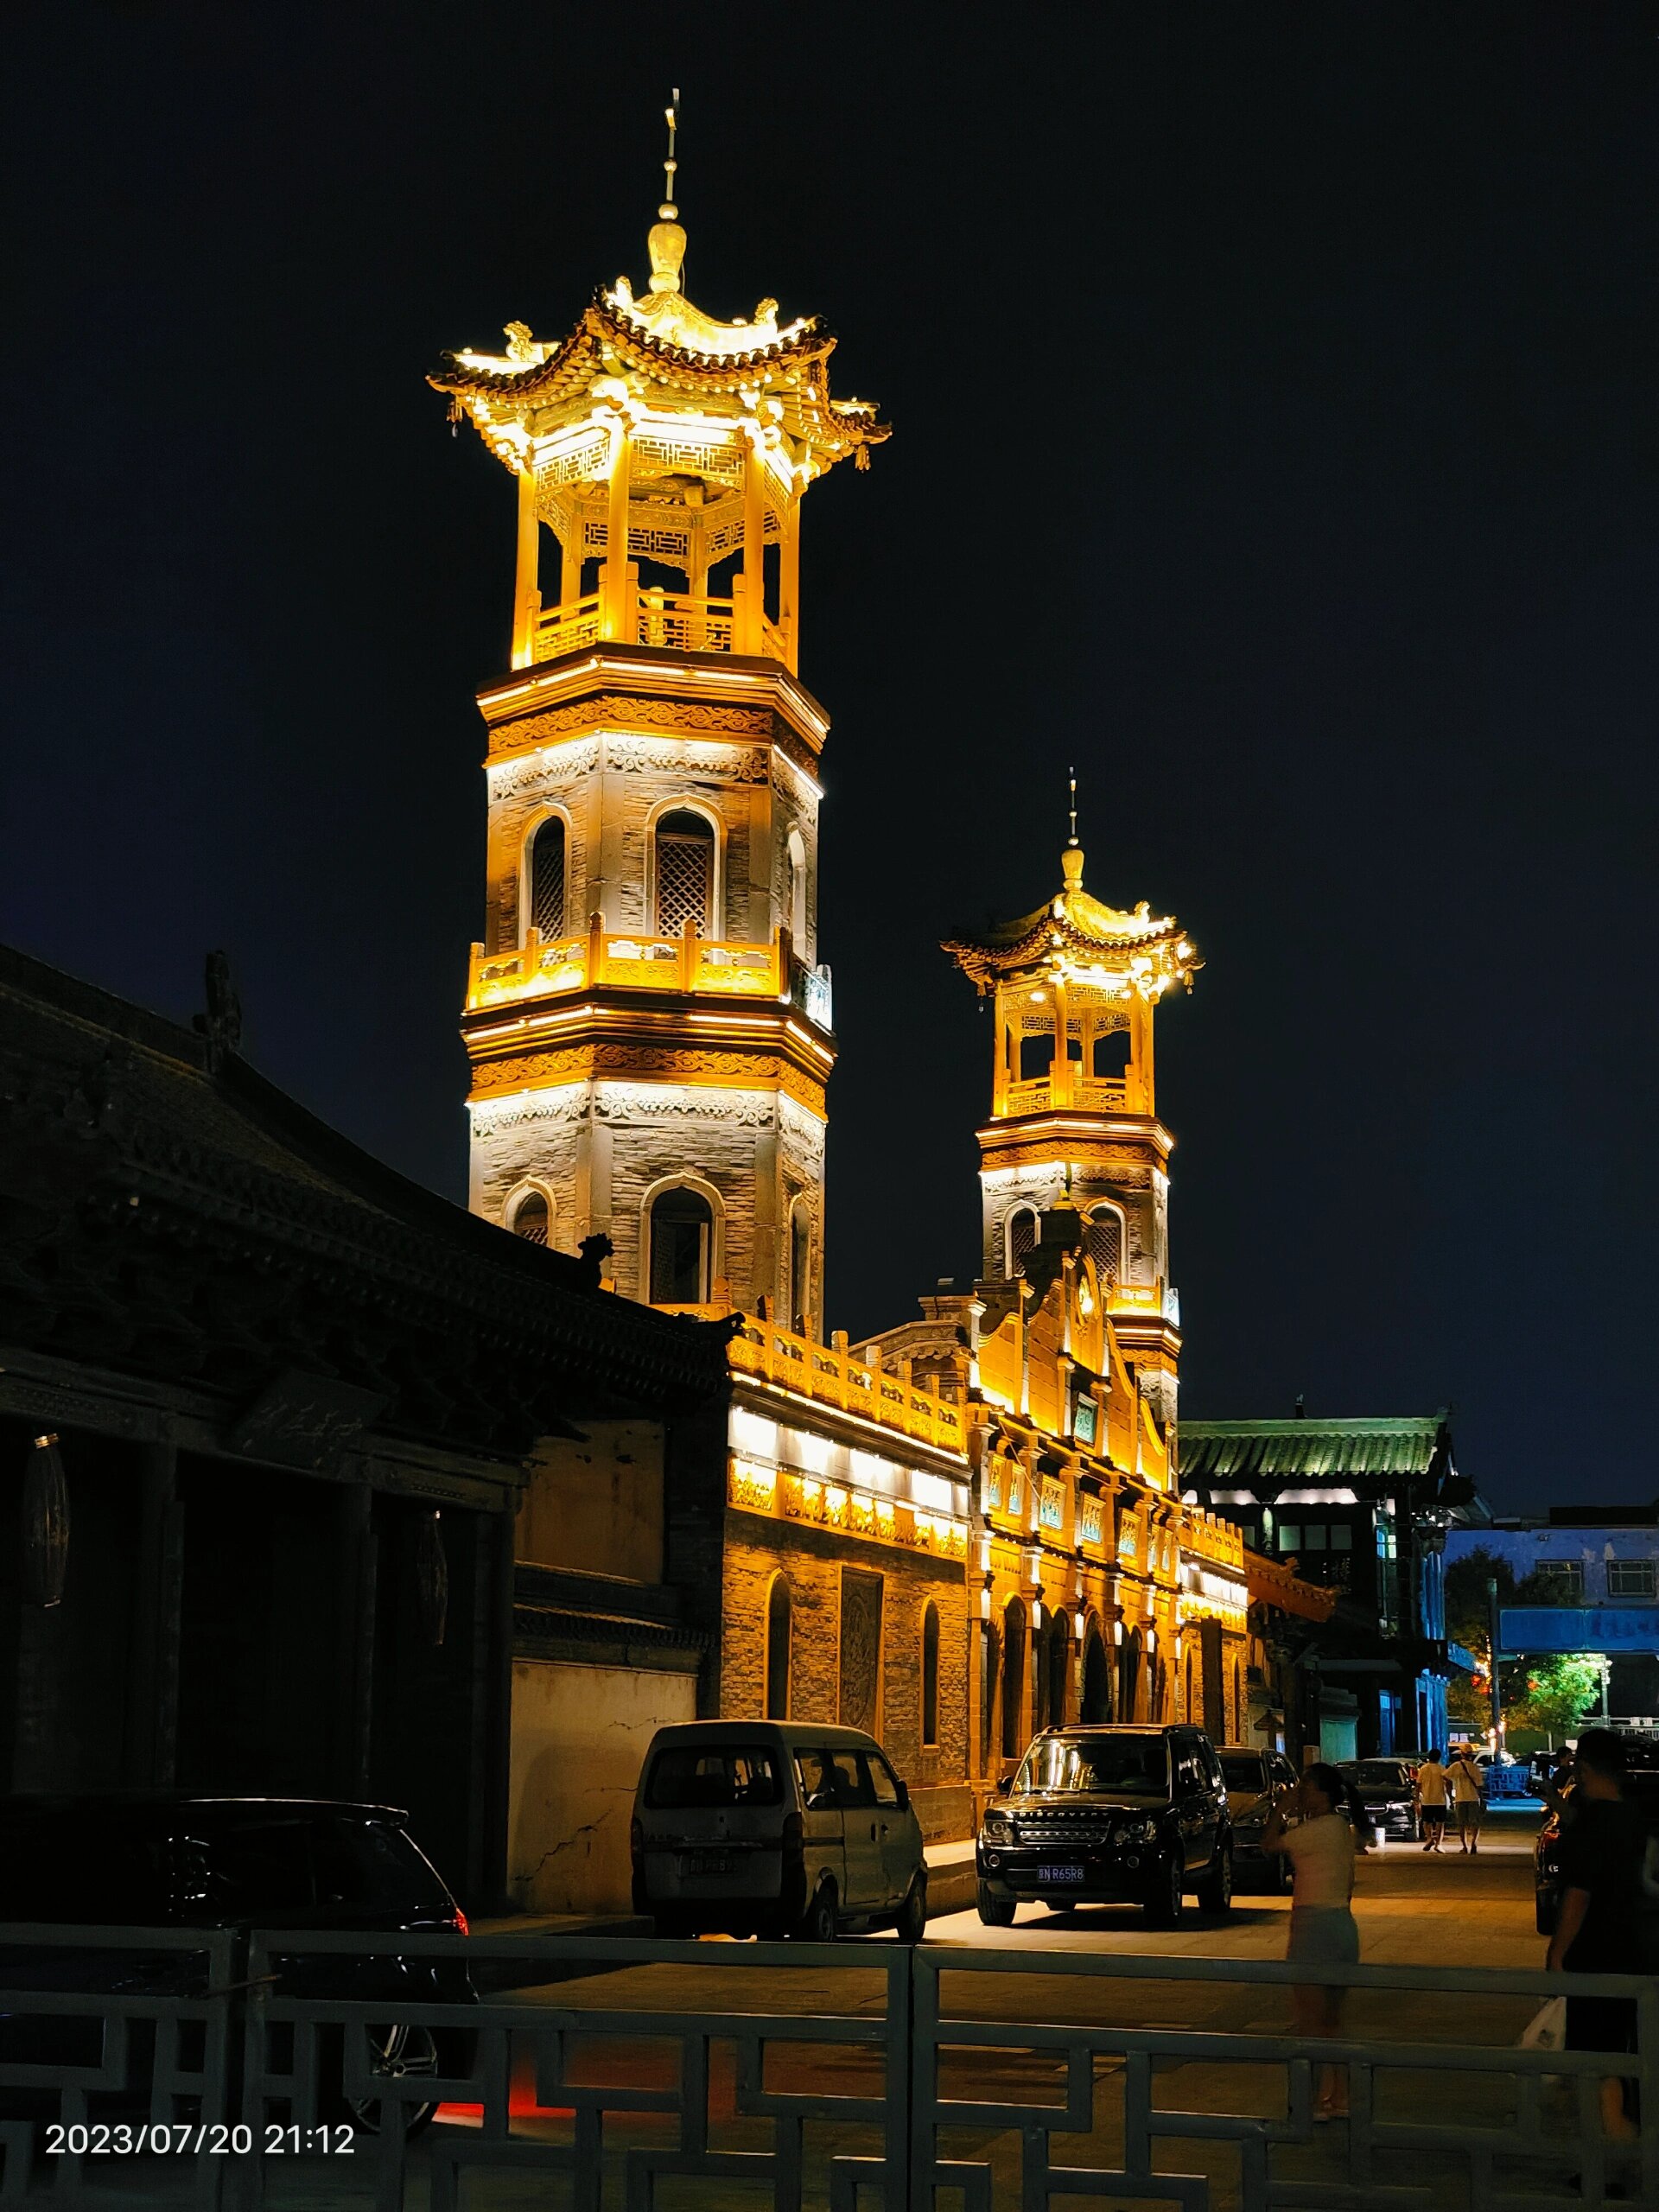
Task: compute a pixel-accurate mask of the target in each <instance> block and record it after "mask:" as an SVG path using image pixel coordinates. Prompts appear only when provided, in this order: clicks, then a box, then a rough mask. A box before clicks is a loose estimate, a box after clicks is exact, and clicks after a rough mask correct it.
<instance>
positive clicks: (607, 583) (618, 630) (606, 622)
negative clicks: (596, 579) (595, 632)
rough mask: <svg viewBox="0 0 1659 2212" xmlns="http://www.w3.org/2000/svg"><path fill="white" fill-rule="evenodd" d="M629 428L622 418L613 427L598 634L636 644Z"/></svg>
mask: <svg viewBox="0 0 1659 2212" xmlns="http://www.w3.org/2000/svg"><path fill="white" fill-rule="evenodd" d="M629 444H630V440H629V437H628V426H627V424H626V422H624V421H623V420H622V418H621V417H620V416H618V418H617V420H616V421H615V422H614V423H613V424H612V425H611V472H610V492H609V498H608V500H607V505H606V511H605V566H604V568H603V569H601V573H600V587H599V589H600V601H599V634H600V636H601V638H605V639H611V640H613V641H614V640H617V639H622V640H625V641H626V643H628V644H630V645H632V642H633V631H634V620H633V609H632V607H631V606H629V604H628V449H629Z"/></svg>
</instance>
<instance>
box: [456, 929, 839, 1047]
mask: <svg viewBox="0 0 1659 2212" xmlns="http://www.w3.org/2000/svg"><path fill="white" fill-rule="evenodd" d="M599 984H613V985H620V986H621V987H622V988H625V989H627V990H634V991H689V992H693V993H696V994H698V995H703V994H710V993H712V994H714V995H716V996H719V997H723V998H764V999H772V1000H775V1001H788V1002H789V1003H791V1005H795V1006H798V1007H800V1008H801V1009H802V1011H803V1012H804V1014H806V1015H807V1016H808V1018H809V1019H810V1020H812V1021H814V1022H816V1023H817V1026H818V1027H820V1028H821V1029H827V1028H828V1027H829V970H828V969H812V968H808V967H805V966H804V964H803V963H801V962H799V961H798V960H795V959H793V958H792V957H791V956H790V955H789V954H788V952H787V951H786V950H785V945H784V943H783V938H782V933H781V932H779V934H778V935H776V936H774V937H773V938H772V941H771V943H770V944H739V943H737V942H735V941H731V942H728V941H726V940H723V939H718V938H716V939H712V940H711V939H709V938H700V937H698V936H697V935H696V933H695V932H694V931H692V932H687V933H686V934H684V935H683V936H680V937H653V936H652V935H651V934H650V933H649V932H647V931H638V930H618V931H599V930H594V931H589V932H588V935H587V936H586V937H578V938H557V939H550V940H549V941H547V942H545V943H543V939H542V936H541V932H540V931H538V930H536V929H534V928H531V929H530V930H527V931H525V933H524V944H522V945H518V946H512V947H510V948H509V949H508V950H505V951H503V952H486V951H485V950H484V948H483V946H482V945H479V944H475V945H474V947H473V958H472V972H471V976H470V977H469V980H468V984H467V1007H469V1009H476V1008H478V1007H489V1006H499V1005H500V1004H502V1003H503V1002H504V1001H508V1000H512V999H521V998H539V997H542V996H543V995H550V994H552V993H555V992H563V991H580V990H585V989H588V988H592V987H594V986H595V985H599Z"/></svg>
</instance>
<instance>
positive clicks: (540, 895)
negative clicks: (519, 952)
mask: <svg viewBox="0 0 1659 2212" xmlns="http://www.w3.org/2000/svg"><path fill="white" fill-rule="evenodd" d="M529 877H530V880H529V886H528V888H529V893H530V919H531V927H532V928H534V929H537V930H539V931H541V934H542V942H543V944H550V943H551V942H552V941H553V939H554V938H561V937H563V935H564V823H563V820H562V818H561V817H559V816H558V815H556V814H550V815H549V816H548V817H547V820H546V821H545V822H543V823H542V825H541V827H540V829H537V832H536V835H535V836H533V837H532V838H531V841H530V869H529Z"/></svg>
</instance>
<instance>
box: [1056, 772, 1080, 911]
mask: <svg viewBox="0 0 1659 2212" xmlns="http://www.w3.org/2000/svg"><path fill="white" fill-rule="evenodd" d="M1066 774H1067V776H1068V777H1069V778H1070V779H1071V836H1069V837H1068V838H1067V839H1066V842H1065V851H1064V852H1063V853H1062V854H1061V855H1060V867H1061V869H1062V871H1063V872H1064V874H1065V887H1066V889H1067V890H1068V891H1081V890H1082V888H1083V847H1082V846H1081V845H1080V844H1079V843H1078V842H1077V770H1076V769H1075V768H1068V769H1067V770H1066Z"/></svg>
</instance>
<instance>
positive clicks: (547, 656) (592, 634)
mask: <svg viewBox="0 0 1659 2212" xmlns="http://www.w3.org/2000/svg"><path fill="white" fill-rule="evenodd" d="M742 612H743V610H742V605H741V601H739V600H736V599H709V598H707V597H703V596H701V595H699V594H695V593H691V592H678V591H661V590H658V589H657V588H655V587H654V586H653V587H651V588H647V589H644V590H636V591H633V592H632V593H630V594H628V595H627V604H626V608H625V613H624V618H623V627H624V631H625V635H624V636H623V637H622V638H620V639H612V640H611V641H610V642H612V643H620V644H632V645H662V646H665V647H667V648H668V649H669V650H670V651H671V652H686V653H731V652H741V651H742V650H743V648H742V647H741V645H740V644H739V642H738V639H739V637H740V634H741V627H742ZM605 641H606V640H605V613H604V594H602V593H601V592H596V591H594V592H588V593H587V594H585V595H584V596H583V597H582V598H581V599H571V600H566V601H564V602H563V604H562V605H560V606H557V607H542V608H539V609H538V610H537V614H536V617H535V620H534V622H533V623H532V625H531V648H530V661H531V665H538V664H541V663H542V662H543V661H550V660H558V659H560V658H563V655H564V654H566V653H574V652H584V651H586V650H588V648H590V647H592V646H594V645H600V644H601V643H604V642H605ZM760 652H761V654H762V656H763V658H766V659H768V660H777V661H782V662H783V663H784V664H785V666H788V665H790V664H791V655H790V650H789V641H788V638H787V636H786V634H785V631H784V629H783V628H782V626H780V625H779V624H778V623H776V622H773V621H772V620H771V619H770V618H769V617H768V616H766V615H764V614H763V615H762V617H761V620H760Z"/></svg>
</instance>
